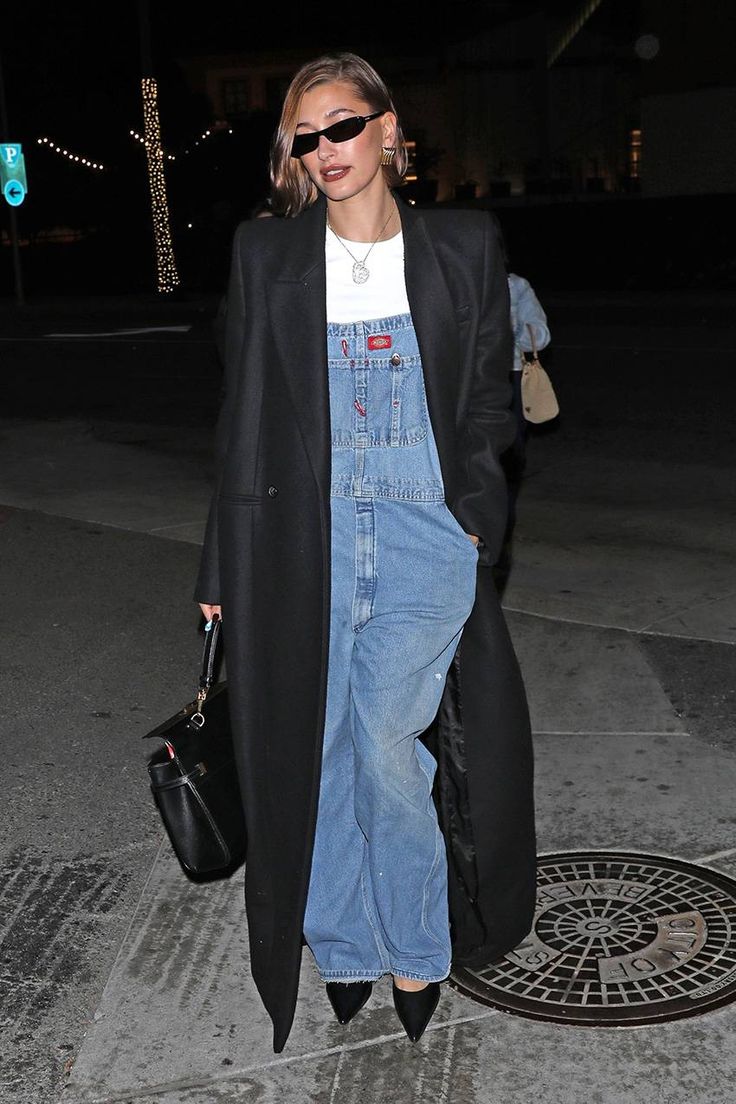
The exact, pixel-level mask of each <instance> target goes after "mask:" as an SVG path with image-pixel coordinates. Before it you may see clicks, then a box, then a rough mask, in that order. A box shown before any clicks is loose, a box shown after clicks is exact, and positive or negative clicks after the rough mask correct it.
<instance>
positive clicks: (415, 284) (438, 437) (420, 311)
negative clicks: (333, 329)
mask: <svg viewBox="0 0 736 1104" xmlns="http://www.w3.org/2000/svg"><path fill="white" fill-rule="evenodd" d="M397 198H398V197H397ZM398 207H399V213H400V215H401V224H402V229H403V233H404V275H405V279H406V293H407V297H408V299H409V306H410V308H411V316H412V321H413V322H414V329H415V330H416V334H417V341H418V343H419V352H420V353H421V357H422V368H423V369H424V383H425V387H426V390H427V404H428V406H429V416H430V421H431V423H432V429H433V431H434V436H435V441H436V443H437V451H438V452H439V456H440V465H441V467H442V477H443V480H444V484H445V494H446V498H447V499H448V501H452V498H453V497H454V460H455V456H454V441H455V408H456V405H457V385H456V379H457V371H458V365H459V363H460V343H459V339H458V331H457V319H456V316H455V308H454V306H453V302H452V299H451V297H450V292H449V289H448V287H447V282H446V280H445V277H444V274H443V272H442V269H441V267H440V264H439V261H438V259H437V254H436V252H435V250H434V247H433V245H432V241H431V239H430V236H429V233H428V230H427V223H426V220H425V218H424V216H423V215H422V213H421V212H420V211H414V210H413V209H412V208H411V207H410V206H408V204H405V203H404V202H403V201H401V200H398Z"/></svg>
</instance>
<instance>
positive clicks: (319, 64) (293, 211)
mask: <svg viewBox="0 0 736 1104" xmlns="http://www.w3.org/2000/svg"><path fill="white" fill-rule="evenodd" d="M332 81H340V82H341V83H343V84H349V85H350V86H351V88H352V89H353V91H354V92H355V94H356V95H357V96H359V97H360V98H361V99H362V100H364V101H365V102H366V103H367V104H368V105H369V106H370V109H371V111H391V112H392V113H393V114H394V115H396V108H395V107H394V103H393V100H392V99H391V93H390V92H389V90H388V88H387V87H386V85H385V84H384V82H383V81H382V80H381V78H380V77H379V75H378V73H377V72H376V70H375V69H374V68H373V66H372V65H369V64H368V62H367V61H364V60H363V58H361V57H358V55H357V54H347V53H342V54H327V55H325V56H324V57H319V58H315V60H314V61H309V62H307V64H306V65H303V66H302V67H301V69H300V70H299V72H298V73H297V74H296V75H295V76H294V78H293V80H292V82H291V84H290V85H289V88H288V91H287V93H286V97H285V99H284V106H283V108H282V109H281V119H280V120H279V125H278V127H277V129H276V133H275V134H274V137H273V142H272V145H271V203H272V207H273V209H274V210H275V211H276V212H277V213H279V214H282V215H289V216H294V215H298V214H301V212H302V211H303V210H304V209H305V208H306V207H309V206H310V205H311V204H312V203H314V201H315V200H316V199H317V196H318V195H319V192H318V190H317V188H316V186H315V185H314V184H313V183H312V180H311V179H310V176H309V173H308V172H307V170H306V169H305V168H304V166H303V165H302V163H301V160H300V158H298V157H292V156H291V146H292V143H293V141H294V135H295V134H296V125H297V122H298V113H299V106H300V104H301V102H302V96H303V95H304V93H305V92H308V91H309V90H310V89H311V88H314V87H315V86H316V85H318V84H327V83H329V82H332ZM394 145H395V147H396V153H395V154H394V157H393V159H392V162H391V164H390V165H384V166H382V171H383V174H384V177H385V180H386V184H387V186H388V187H389V188H395V187H397V185H399V184H401V183H403V179H404V176H405V174H406V169H407V160H408V159H407V153H406V147H405V145H404V134H403V131H402V129H401V124H400V123H399V121H398V116H397V119H396V137H395V139H394Z"/></svg>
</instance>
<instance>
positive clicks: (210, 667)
mask: <svg viewBox="0 0 736 1104" xmlns="http://www.w3.org/2000/svg"><path fill="white" fill-rule="evenodd" d="M221 625H222V622H221V621H220V618H219V617H218V615H217V614H215V615H214V617H213V618H212V620H211V621H209V622H208V623H207V626H206V627H205V630H204V650H203V652H202V670H201V671H200V674H199V694H198V695H197V697H200V695H201V694H202V693H204V697H203V698H202V699H201V700H202V701H204V698H205V697H206V696H207V692H208V690H209V689H210V687H211V686H212V679H213V677H214V672H215V655H216V653H217V641H218V640H219V639H220V626H221Z"/></svg>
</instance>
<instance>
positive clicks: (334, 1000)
mask: <svg viewBox="0 0 736 1104" xmlns="http://www.w3.org/2000/svg"><path fill="white" fill-rule="evenodd" d="M325 988H326V989H327V996H328V997H329V998H330V1004H331V1005H332V1008H333V1011H334V1013H335V1015H336V1016H337V1018H338V1020H339V1022H340V1023H341V1024H346V1023H350V1021H351V1020H352V1018H353V1016H355V1015H357V1014H358V1012H360V1010H361V1008H362V1007H363V1005H364V1004H365V1003H366V1001H367V1000H368V998H369V996H370V995H371V992H372V991H373V982H372V981H347V982H345V981H328V982H327V983H326V985H325Z"/></svg>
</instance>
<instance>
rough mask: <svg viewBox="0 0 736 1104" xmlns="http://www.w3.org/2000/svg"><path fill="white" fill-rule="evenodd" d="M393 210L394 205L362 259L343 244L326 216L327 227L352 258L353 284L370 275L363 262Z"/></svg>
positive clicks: (391, 215)
mask: <svg viewBox="0 0 736 1104" xmlns="http://www.w3.org/2000/svg"><path fill="white" fill-rule="evenodd" d="M395 210H396V208H395V207H394V209H393V211H392V212H391V214H390V215H389V216H388V218H387V219H386V221H385V222H384V224H383V226H382V227H381V229H380V230H379V231H378V237H377V238H376V240H375V241H374V242H372V243H371V246H370V249H369V250H368V252H367V253H366V255H365V257H364V258H363V260H362V261H361V260H360V259H359V258H358V257H356V256H355V254H354V253H351V252H350V250H349V249H348V247H347V246H346V245H345V242H344V241H343V240H342V238H341V237H340V235H339V234H338V233H337V231H336V230H332V227H331V226H330V220H329V217H328V219H327V227H328V229H330V230H332V233H333V234H334V235H335V237H336V238H337V240H338V241H339V243H340V245H341V246H342V247H343V249H344V250H345V252H346V253H348V254H350V256H351V257H352V258H353V283H354V284H364V283H365V282H366V280H367V279H368V277H369V276H370V274H371V272H370V269H369V268H368V266H367V265H366V263H365V262H366V261H367V260H368V257H369V255H370V252H371V249H373V246H374V245H375V244H376V243H377V242H378V239H379V238H380V237H381V234H382V233H383V231H384V230H385V229H386V227H387V226H388V224H389V223H390V221H391V219H392V218H393V216H394V211H395Z"/></svg>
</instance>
